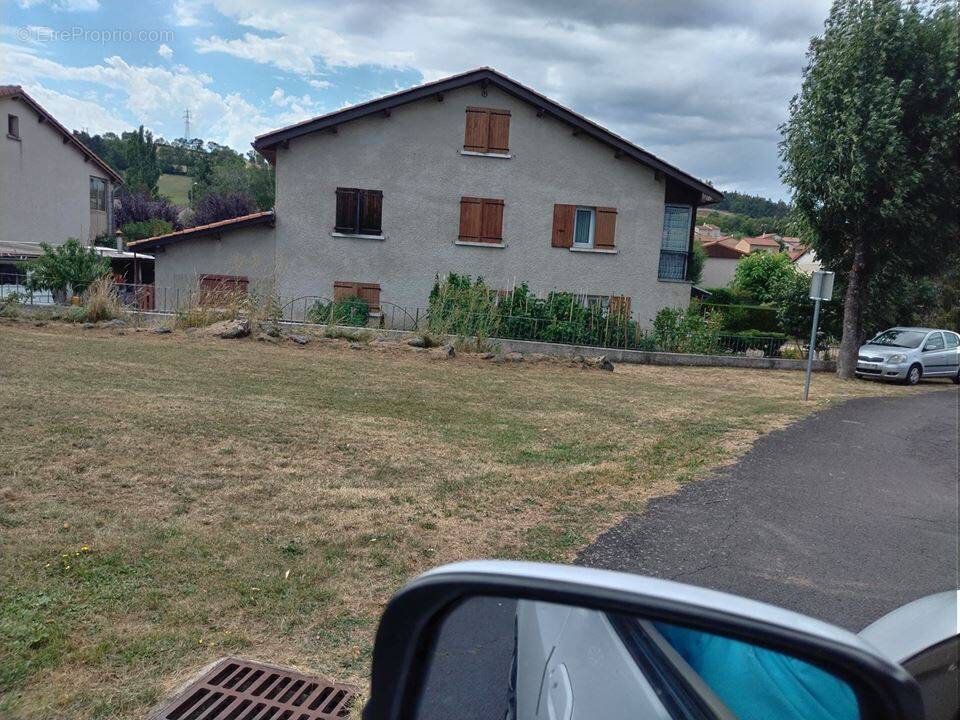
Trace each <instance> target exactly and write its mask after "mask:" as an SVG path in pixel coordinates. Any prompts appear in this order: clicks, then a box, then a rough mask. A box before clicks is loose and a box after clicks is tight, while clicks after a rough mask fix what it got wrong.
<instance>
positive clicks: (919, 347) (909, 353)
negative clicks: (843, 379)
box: [856, 327, 960, 385]
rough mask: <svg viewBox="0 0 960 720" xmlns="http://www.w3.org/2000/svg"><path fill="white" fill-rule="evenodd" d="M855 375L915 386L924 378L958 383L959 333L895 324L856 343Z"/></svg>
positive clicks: (959, 375)
mask: <svg viewBox="0 0 960 720" xmlns="http://www.w3.org/2000/svg"><path fill="white" fill-rule="evenodd" d="M856 373H857V377H872V378H878V379H881V380H900V381H901V382H905V383H907V384H908V385H916V384H917V383H918V382H920V379H921V378H924V377H948V378H951V379H952V380H953V382H955V383H958V384H960V335H957V333H955V332H951V331H950V330H938V329H934V328H917V327H895V328H890V329H889V330H884V331H883V332H882V333H880V334H879V335H877V336H876V337H874V338H873V339H871V340H870V341H869V342H867V343H866V344H865V345H861V346H860V354H859V357H858V358H857V370H856Z"/></svg>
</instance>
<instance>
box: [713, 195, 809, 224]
mask: <svg viewBox="0 0 960 720" xmlns="http://www.w3.org/2000/svg"><path fill="white" fill-rule="evenodd" d="M710 207H711V208H713V209H714V210H726V211H727V212H732V213H737V214H738V215H746V216H747V217H751V218H781V217H784V216H785V215H786V214H787V213H788V212H789V210H790V206H789V205H787V203H785V202H784V201H783V200H778V201H776V202H774V201H773V200H769V199H767V198H765V197H760V196H759V195H748V194H747V193H739V192H736V191H733V190H730V191H724V193H723V200H721V201H720V202H718V203H717V204H715V205H711V206H710Z"/></svg>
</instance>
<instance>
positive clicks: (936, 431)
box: [578, 384, 960, 630]
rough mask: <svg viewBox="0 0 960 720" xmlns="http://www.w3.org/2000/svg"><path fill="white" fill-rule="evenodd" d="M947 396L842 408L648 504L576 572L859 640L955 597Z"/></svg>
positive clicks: (768, 439) (953, 409)
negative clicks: (663, 587)
mask: <svg viewBox="0 0 960 720" xmlns="http://www.w3.org/2000/svg"><path fill="white" fill-rule="evenodd" d="M957 418H958V393H957V390H956V389H954V388H953V387H952V386H942V385H939V384H937V385H934V384H930V385H928V386H925V387H920V388H917V392H916V393H915V394H911V395H910V396H907V397H899V398H869V399H862V400H853V401H850V402H847V403H844V404H842V405H839V406H837V407H835V408H832V409H829V410H826V411H823V412H820V413H816V414H814V415H812V416H810V417H808V418H806V419H804V420H802V421H800V422H799V423H797V424H795V425H792V426H790V427H788V428H786V429H784V430H781V431H777V432H774V433H771V434H769V435H766V436H764V437H762V438H761V439H760V440H758V441H757V443H756V445H754V447H753V449H752V450H751V451H750V452H749V453H748V454H747V455H746V456H745V457H744V458H743V460H741V461H740V462H739V463H737V464H736V465H734V466H732V467H730V468H727V469H725V470H723V471H721V472H719V473H718V474H716V475H715V476H713V477H711V478H709V479H707V480H704V481H701V482H696V483H691V484H689V485H687V486H685V487H683V488H682V489H681V490H680V491H679V492H678V493H676V494H674V495H672V496H670V497H666V498H662V499H660V500H657V501H654V502H652V503H651V504H650V505H649V506H648V507H647V509H646V511H645V512H644V513H642V514H640V515H637V516H634V517H630V518H628V519H627V520H625V521H624V522H623V523H622V524H620V525H619V526H617V527H615V528H613V529H612V530H610V531H608V532H607V533H605V534H604V535H602V536H601V537H600V538H599V539H598V540H597V542H596V543H595V544H593V545H592V546H590V547H589V548H587V549H586V550H584V552H583V553H582V554H581V556H580V558H579V559H578V563H580V564H583V565H590V566H595V567H603V568H610V569H614V570H623V571H627V572H633V573H640V574H644V575H652V576H656V577H662V578H668V579H671V580H679V581H681V582H686V583H691V584H693V585H701V586H705V587H710V588H714V589H717V590H723V591H726V592H732V593H736V594H738V595H744V596H747V597H752V598H755V599H758V600H762V601H764V602H769V603H772V604H774V605H779V606H781V607H785V608H789V609H791V610H796V611H798V612H802V613H805V614H807V615H812V616H814V617H819V618H821V619H824V620H827V621H829V622H832V623H835V624H838V625H841V626H844V627H847V628H849V629H851V630H860V629H862V628H863V627H864V626H865V625H867V624H869V623H870V622H871V621H873V620H874V619H876V618H877V617H879V616H881V615H883V614H884V613H886V612H888V611H890V610H892V609H894V608H896V607H898V606H900V605H902V604H904V603H906V602H908V601H910V600H913V599H915V598H918V597H922V596H924V595H927V594H930V593H933V592H937V591H940V590H946V589H950V588H955V587H957V584H958V577H957V572H958V570H957V542H958V531H957V527H958V510H957V508H958V466H957V453H958V434H960V433H958V419H957Z"/></svg>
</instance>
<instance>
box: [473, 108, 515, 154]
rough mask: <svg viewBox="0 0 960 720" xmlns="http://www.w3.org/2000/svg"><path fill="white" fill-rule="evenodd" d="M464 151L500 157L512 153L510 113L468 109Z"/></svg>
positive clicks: (489, 109)
mask: <svg viewBox="0 0 960 720" xmlns="http://www.w3.org/2000/svg"><path fill="white" fill-rule="evenodd" d="M463 149H464V150H467V151H468V152H479V153H495V154H498V155H506V154H507V153H508V152H510V111H509V110H497V109H495V108H481V107H468V108H467V122H466V126H465V128H464V134H463Z"/></svg>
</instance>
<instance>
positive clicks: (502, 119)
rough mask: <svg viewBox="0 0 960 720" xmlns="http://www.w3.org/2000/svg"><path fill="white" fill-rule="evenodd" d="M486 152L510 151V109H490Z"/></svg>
mask: <svg viewBox="0 0 960 720" xmlns="http://www.w3.org/2000/svg"><path fill="white" fill-rule="evenodd" d="M489 124H490V132H489V135H488V139H487V152H492V153H508V152H510V111H509V110H490V120H489Z"/></svg>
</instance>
